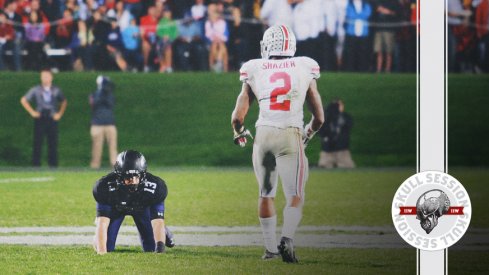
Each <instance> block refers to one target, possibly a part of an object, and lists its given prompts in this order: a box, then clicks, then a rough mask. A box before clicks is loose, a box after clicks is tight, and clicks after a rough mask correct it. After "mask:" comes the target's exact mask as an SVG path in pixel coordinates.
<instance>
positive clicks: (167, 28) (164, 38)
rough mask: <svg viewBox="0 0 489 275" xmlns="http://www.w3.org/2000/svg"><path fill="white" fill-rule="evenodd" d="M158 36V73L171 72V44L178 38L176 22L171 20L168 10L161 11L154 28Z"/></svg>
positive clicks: (170, 13)
mask: <svg viewBox="0 0 489 275" xmlns="http://www.w3.org/2000/svg"><path fill="white" fill-rule="evenodd" d="M156 34H157V35H158V41H159V42H158V55H159V61H160V69H159V71H160V73H163V72H167V73H171V72H173V62H172V60H173V51H172V43H173V41H174V40H175V39H176V38H177V36H178V28H177V22H176V21H175V20H173V19H172V12H171V11H170V10H169V9H166V10H165V11H163V17H162V18H161V19H160V22H159V23H158V26H157V28H156Z"/></svg>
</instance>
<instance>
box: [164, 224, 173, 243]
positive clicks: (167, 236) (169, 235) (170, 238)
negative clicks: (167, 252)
mask: <svg viewBox="0 0 489 275" xmlns="http://www.w3.org/2000/svg"><path fill="white" fill-rule="evenodd" d="M165 246H166V247H169V248H172V247H174V246H175V238H174V237H173V233H171V231H170V229H168V227H166V226H165Z"/></svg>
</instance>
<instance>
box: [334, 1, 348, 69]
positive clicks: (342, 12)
mask: <svg viewBox="0 0 489 275" xmlns="http://www.w3.org/2000/svg"><path fill="white" fill-rule="evenodd" d="M335 4H336V15H337V19H338V23H337V24H338V25H337V26H338V28H337V38H336V60H337V61H336V65H337V68H338V69H339V70H341V69H343V67H344V58H343V56H344V48H345V35H346V34H345V20H346V6H347V5H348V0H335Z"/></svg>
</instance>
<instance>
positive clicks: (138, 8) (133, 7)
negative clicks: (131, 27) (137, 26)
mask: <svg viewBox="0 0 489 275" xmlns="http://www.w3.org/2000/svg"><path fill="white" fill-rule="evenodd" d="M123 1H124V8H125V9H126V10H128V11H129V12H131V14H132V15H133V16H134V18H139V17H141V15H142V14H143V4H142V3H141V0H123Z"/></svg>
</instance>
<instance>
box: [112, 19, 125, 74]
mask: <svg viewBox="0 0 489 275" xmlns="http://www.w3.org/2000/svg"><path fill="white" fill-rule="evenodd" d="M109 21H110V26H111V28H110V31H109V32H108V34H107V52H108V53H109V55H110V57H111V58H112V60H113V61H115V63H116V64H117V67H119V69H120V70H121V71H126V70H127V62H126V60H125V59H124V56H123V55H122V53H123V51H124V43H123V42H122V36H121V31H120V30H119V26H118V25H117V19H116V18H113V17H112V18H109Z"/></svg>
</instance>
